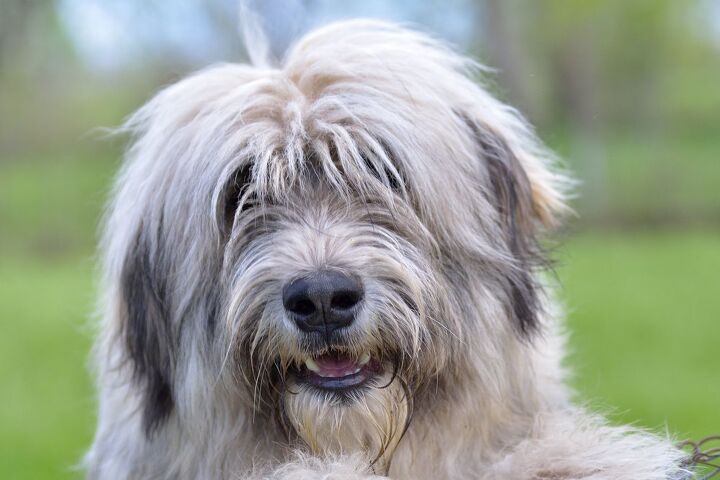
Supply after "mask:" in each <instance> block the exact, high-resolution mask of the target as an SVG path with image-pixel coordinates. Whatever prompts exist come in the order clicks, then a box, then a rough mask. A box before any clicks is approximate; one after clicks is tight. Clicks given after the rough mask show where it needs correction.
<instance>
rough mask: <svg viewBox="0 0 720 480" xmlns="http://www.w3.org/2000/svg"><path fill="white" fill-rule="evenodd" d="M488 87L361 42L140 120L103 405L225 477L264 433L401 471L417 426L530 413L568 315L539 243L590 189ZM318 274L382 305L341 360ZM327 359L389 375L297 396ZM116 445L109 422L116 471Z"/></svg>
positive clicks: (122, 208)
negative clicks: (314, 294) (537, 344)
mask: <svg viewBox="0 0 720 480" xmlns="http://www.w3.org/2000/svg"><path fill="white" fill-rule="evenodd" d="M481 70H482V69H481V68H480V67H479V66H478V65H476V64H475V63H474V62H472V61H470V60H468V59H466V58H464V57H462V56H459V55H458V54H456V53H455V52H454V51H452V49H450V48H448V47H447V46H446V45H444V44H443V43H442V42H440V41H438V40H435V39H432V38H430V37H428V36H426V35H423V34H420V33H416V32H413V31H410V30H407V29H404V28H400V27H397V26H394V25H391V24H387V23H382V22H373V21H351V22H342V23H338V24H333V25H330V26H327V27H325V28H321V29H319V30H317V31H315V32H312V33H311V34H309V35H307V36H306V37H304V38H303V39H302V40H301V41H299V43H297V44H296V45H294V47H293V48H292V49H291V50H290V51H289V52H288V53H287V55H286V57H285V60H284V62H283V63H282V65H281V66H280V67H279V68H277V69H268V68H264V69H263V68H255V67H251V66H246V65H219V66H215V67H211V68H209V69H206V70H203V71H201V72H198V73H196V74H195V75H192V76H190V77H189V78H187V79H185V80H182V81H180V82H179V83H177V84H175V85H172V86H170V87H168V88H166V89H165V90H163V91H162V92H160V93H159V94H158V95H157V96H156V97H155V98H153V99H152V100H151V101H150V102H149V103H148V104H147V105H145V106H144V107H143V108H141V109H140V110H139V111H138V112H137V113H136V114H135V115H133V116H132V117H131V118H130V120H129V121H128V122H127V124H126V127H125V129H126V131H128V132H131V133H132V134H133V135H134V138H135V140H134V143H133V145H132V146H131V148H130V149H129V151H128V153H127V162H126V164H125V166H124V167H123V170H122V172H121V174H120V177H119V179H118V183H117V186H116V190H115V192H114V200H113V203H112V205H111V208H110V211H109V214H108V219H107V222H106V225H105V234H104V237H103V243H102V250H103V258H104V263H103V269H104V273H105V291H106V296H105V302H104V315H103V319H104V325H103V336H102V339H101V343H100V346H99V348H98V355H99V364H100V365H101V372H100V375H101V384H102V386H103V390H102V392H101V404H104V405H111V404H112V405H115V406H117V405H121V404H123V400H120V399H125V400H126V401H127V403H128V406H127V407H119V408H121V409H123V408H124V410H123V411H124V415H125V418H127V419H133V421H135V419H136V418H142V422H141V425H138V424H137V423H133V425H134V426H133V428H134V429H135V430H133V431H143V432H144V435H145V438H146V441H147V442H148V444H150V445H154V446H155V447H156V448H158V449H160V450H162V449H163V448H166V447H167V448H170V444H171V443H173V442H174V443H178V442H179V443H180V444H183V445H184V443H183V442H187V444H192V445H193V447H192V448H194V449H196V450H195V451H199V450H203V449H205V450H203V451H208V452H210V451H212V452H215V454H214V455H215V456H213V459H212V461H214V462H215V463H216V464H219V465H223V464H224V463H223V462H232V460H231V458H235V457H234V456H238V455H251V452H250V451H249V450H247V449H248V448H249V447H248V446H247V445H245V444H243V445H244V448H245V450H243V449H242V448H241V449H239V450H240V451H239V450H238V448H235V449H234V450H233V449H232V448H230V445H235V444H236V443H237V442H238V438H239V437H242V436H243V435H247V438H246V442H247V443H252V442H255V443H257V442H259V441H260V440H257V439H263V441H266V443H263V445H265V444H267V445H271V444H272V445H274V444H277V443H279V442H286V443H288V442H290V445H292V446H300V445H302V444H304V445H305V447H307V448H308V449H309V450H311V451H313V452H324V453H326V454H328V455H330V454H340V453H343V454H344V453H347V450H362V451H363V453H364V454H365V458H366V459H367V460H368V461H369V462H372V461H377V462H379V464H380V465H385V466H386V465H388V464H389V462H390V460H391V458H390V457H391V456H392V452H393V450H394V449H395V447H396V446H397V444H398V442H399V441H400V439H401V438H402V434H403V432H404V431H405V428H406V426H407V424H408V422H409V419H410V417H411V414H412V413H413V412H416V413H417V412H420V411H429V409H430V408H435V407H438V405H439V403H440V402H442V401H450V400H449V399H452V398H453V397H454V396H455V395H456V394H457V395H461V396H463V395H465V396H467V395H468V392H472V395H473V396H477V397H478V398H481V399H482V402H485V404H487V405H495V406H497V409H498V411H500V410H502V409H510V407H508V406H507V401H508V398H511V397H512V398H515V397H516V396H517V391H516V390H513V389H515V388H517V385H520V384H523V382H525V379H526V377H524V376H527V378H530V376H529V375H530V374H529V373H527V372H529V371H530V370H531V368H530V367H528V366H527V365H528V362H529V361H530V360H529V359H528V358H525V357H523V356H524V355H526V354H525V353H518V352H525V350H523V349H524V348H526V347H525V346H526V344H527V343H528V342H529V340H530V339H531V338H532V336H533V334H534V333H535V332H536V331H537V330H539V329H540V327H541V323H542V322H541V318H542V317H543V315H544V314H543V307H542V306H543V304H546V303H547V301H548V299H547V298H546V295H545V293H544V290H543V287H542V285H541V284H540V283H539V281H538V278H539V277H538V274H539V269H541V268H542V265H543V264H544V259H543V256H542V252H541V249H540V247H539V245H538V238H539V236H541V235H542V233H543V231H544V230H545V229H547V228H548V227H551V226H552V225H554V224H555V223H557V221H558V219H559V218H560V217H561V216H562V214H563V213H564V212H565V211H566V207H565V197H566V193H567V187H568V185H569V182H568V181H567V179H566V177H565V176H563V175H562V173H560V172H559V170H558V168H557V165H556V161H555V158H554V157H553V156H552V155H551V154H550V153H549V152H548V151H547V150H545V149H544V148H543V147H542V145H541V144H540V143H539V142H538V141H537V139H536V138H535V136H534V134H533V132H532V130H531V129H530V127H529V126H528V125H527V124H526V123H525V121H524V120H523V119H522V118H521V117H520V115H519V114H518V113H517V112H516V111H515V110H513V109H512V108H510V107H508V106H506V105H503V104H502V103H500V102H498V101H497V100H495V99H494V98H493V97H492V96H490V95H489V94H488V93H487V92H486V91H485V90H484V89H483V88H482V87H481V86H479V85H478V84H477V83H476V79H477V78H476V77H477V75H478V74H479V72H480V71H481ZM319 269H334V270H338V271H341V272H347V273H348V274H352V275H355V276H358V277H359V278H361V279H362V282H363V285H364V289H365V299H364V303H363V306H362V309H361V310H360V312H359V314H358V316H357V318H356V319H355V321H354V323H353V324H352V325H351V326H350V327H348V328H345V329H343V330H344V331H342V332H337V333H336V334H335V335H334V336H332V337H328V338H320V337H312V336H306V335H302V334H301V332H300V331H299V330H298V328H297V326H296V325H295V324H294V323H293V322H292V321H291V320H290V319H289V318H288V315H287V314H286V312H285V311H284V310H283V304H282V299H281V297H282V290H283V286H284V285H286V284H287V283H288V282H289V281H291V280H293V279H295V278H298V277H300V276H302V275H306V274H310V273H312V272H314V271H317V270H319ZM328 351H342V352H344V353H345V354H347V355H349V356H351V357H353V358H359V357H360V356H361V355H363V354H365V353H369V354H371V355H372V356H373V358H375V359H377V361H378V362H379V364H381V365H382V366H383V376H381V377H379V378H377V379H375V380H374V381H373V382H371V383H370V384H369V385H366V386H364V387H363V388H364V389H363V391H362V392H357V394H356V395H354V396H352V397H350V398H346V399H344V400H343V401H341V399H338V398H337V397H335V396H333V397H331V396H323V394H321V393H319V392H317V391H313V390H311V389H308V388H306V387H304V386H299V385H297V381H296V380H297V378H296V376H294V374H293V372H294V371H295V369H297V368H298V367H299V366H301V365H302V363H303V361H304V360H305V359H306V358H307V357H308V356H309V355H318V354H322V353H324V352H328ZM521 377H522V378H521ZM384 381H386V382H387V385H383V382H384ZM528 381H530V380H528ZM513 401H515V400H513ZM535 401H536V400H535V397H534V396H533V395H528V396H527V398H520V399H518V400H517V402H525V403H527V405H526V406H522V407H520V406H515V405H514V404H513V408H516V409H521V408H530V406H529V405H530V404H531V403H532V402H535ZM493 408H495V407H493ZM136 412H140V413H139V414H138V413H136ZM508 415H509V414H508ZM274 425H279V426H277V427H275V426H274ZM188 432H192V435H191V434H190V433H188ZM117 434H118V433H117V420H116V418H113V417H112V415H110V414H108V415H107V416H106V415H101V418H100V425H99V429H98V440H96V445H99V446H98V447H96V449H95V450H94V452H93V454H94V455H95V456H96V457H97V456H101V454H100V452H101V451H102V448H101V446H102V445H106V444H107V438H108V437H110V436H112V435H117ZM128 435H129V434H128ZM168 439H172V442H171V441H170V440H168ZM196 439H202V442H201V444H200V445H196V444H195V443H193V442H196V441H198V440H196ZM250 439H255V440H250ZM103 441H105V443H103ZM261 443H262V442H261ZM134 448H140V447H134ZM188 448H190V447H188ZM268 448H270V447H268ZM162 451H163V452H164V450H162ZM238 451H239V453H238ZM133 452H135V450H134V449H133ZM217 452H222V453H221V454H218V453H217ZM135 454H136V455H138V456H142V454H141V453H137V452H135V453H134V455H135ZM218 455H220V457H221V458H218V457H217V456H218ZM278 455H280V454H278ZM91 456H92V455H91ZM176 461H177V462H181V460H176ZM186 461H189V460H186ZM207 461H208V462H210V460H207ZM202 465H204V464H203V463H202V462H199V463H198V465H197V466H193V467H192V468H202ZM175 467H176V468H177V469H182V468H190V467H188V466H187V465H184V464H182V465H181V464H180V463H178V464H177V465H175ZM138 468H140V467H138ZM143 468H144V467H143ZM169 471H172V469H171V470H169ZM167 475H170V473H168V474H167Z"/></svg>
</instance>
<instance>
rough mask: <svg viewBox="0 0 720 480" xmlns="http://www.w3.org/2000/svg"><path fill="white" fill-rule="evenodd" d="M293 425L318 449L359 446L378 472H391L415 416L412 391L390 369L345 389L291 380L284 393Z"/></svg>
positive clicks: (333, 452)
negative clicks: (331, 390)
mask: <svg viewBox="0 0 720 480" xmlns="http://www.w3.org/2000/svg"><path fill="white" fill-rule="evenodd" d="M283 404H284V417H285V421H286V422H287V423H288V427H290V428H292V429H293V431H294V432H295V433H296V434H297V436H298V437H299V438H300V439H301V440H302V441H303V442H304V443H305V444H306V445H307V448H308V449H309V450H310V451H311V452H312V453H314V454H317V455H338V454H351V453H357V452H360V453H362V454H363V455H365V456H366V457H367V460H368V465H370V466H371V467H372V469H373V470H374V471H375V472H377V473H387V470H388V469H389V468H390V461H391V460H392V455H393V452H394V451H395V448H396V447H397V445H398V443H399V442H400V440H401V439H402V436H403V434H404V432H405V429H406V428H407V425H408V422H409V421H410V415H411V414H412V397H411V395H410V394H409V392H408V390H407V388H406V386H405V384H404V383H403V381H402V379H401V378H399V377H397V376H395V375H394V374H393V373H392V372H385V373H383V374H381V375H378V376H377V377H375V378H374V379H373V381H372V382H371V384H370V385H367V386H365V387H363V388H362V389H360V390H358V391H353V392H350V393H348V394H345V395H340V394H336V393H329V392H323V391H320V390H316V389H314V388H312V387H308V386H307V385H303V384H300V383H298V382H297V381H295V380H291V381H290V382H289V383H288V385H287V389H286V391H285V393H284V398H283Z"/></svg>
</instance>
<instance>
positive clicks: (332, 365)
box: [315, 354, 359, 377]
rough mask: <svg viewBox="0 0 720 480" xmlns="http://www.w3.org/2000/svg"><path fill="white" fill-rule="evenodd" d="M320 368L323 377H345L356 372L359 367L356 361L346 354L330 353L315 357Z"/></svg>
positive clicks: (319, 373)
mask: <svg viewBox="0 0 720 480" xmlns="http://www.w3.org/2000/svg"><path fill="white" fill-rule="evenodd" d="M315 363H317V366H318V367H319V368H320V371H319V372H317V373H318V375H320V376H321V377H345V376H347V375H352V374H353V373H356V372H357V371H358V369H359V367H358V364H357V363H355V361H354V360H353V359H352V358H350V357H348V356H345V355H338V354H328V355H322V356H320V357H317V358H316V359H315Z"/></svg>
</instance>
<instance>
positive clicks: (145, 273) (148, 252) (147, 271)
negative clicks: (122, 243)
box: [120, 227, 176, 435]
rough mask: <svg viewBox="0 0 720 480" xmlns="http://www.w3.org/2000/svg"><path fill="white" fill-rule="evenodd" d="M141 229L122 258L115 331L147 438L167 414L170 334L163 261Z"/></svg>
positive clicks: (172, 346) (171, 349) (171, 358)
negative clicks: (136, 393) (135, 390)
mask: <svg viewBox="0 0 720 480" xmlns="http://www.w3.org/2000/svg"><path fill="white" fill-rule="evenodd" d="M149 235H151V234H150V233H149V232H148V231H145V230H144V229H143V228H142V227H141V228H140V231H139V233H138V234H137V236H136V238H135V241H134V244H133V245H132V247H131V250H130V251H128V253H127V256H126V258H125V261H124V264H123V269H122V275H121V284H120V300H121V305H120V308H121V310H122V311H121V322H122V323H121V328H122V334H123V339H124V342H125V349H126V352H127V355H128V359H127V360H128V361H129V362H130V363H131V367H132V372H133V381H135V382H137V383H138V385H139V386H140V388H141V390H142V392H143V398H142V409H143V426H144V428H145V431H146V433H147V434H148V435H150V434H151V433H152V432H153V431H154V430H155V429H156V428H157V427H158V426H160V425H161V424H162V422H163V421H164V420H165V419H166V418H167V417H168V415H169V414H170V412H171V411H172V409H173V405H174V402H173V393H172V376H173V365H174V357H175V350H176V347H175V341H174V334H173V331H172V328H171V323H170V320H169V305H168V291H167V284H166V279H165V278H164V277H163V275H162V273H161V272H165V271H166V270H165V269H164V268H163V264H164V262H166V259H164V258H163V254H162V247H161V245H160V243H159V242H158V241H157V238H156V239H155V241H152V240H153V239H152V238H149Z"/></svg>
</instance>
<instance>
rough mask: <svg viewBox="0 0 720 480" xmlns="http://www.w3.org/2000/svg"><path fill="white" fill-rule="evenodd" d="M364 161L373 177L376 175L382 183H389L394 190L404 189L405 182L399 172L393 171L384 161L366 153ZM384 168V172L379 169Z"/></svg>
mask: <svg viewBox="0 0 720 480" xmlns="http://www.w3.org/2000/svg"><path fill="white" fill-rule="evenodd" d="M363 162H364V163H365V167H366V168H367V169H368V171H369V172H370V173H371V174H372V176H373V177H375V178H376V179H377V180H379V181H380V182H382V183H387V185H388V186H389V187H390V188H391V189H392V190H393V191H394V192H400V191H402V190H403V184H404V182H403V181H402V179H401V178H398V174H397V173H393V172H392V171H391V170H390V169H389V168H388V167H387V166H386V165H384V164H383V163H382V161H381V160H377V159H372V158H370V157H368V156H366V155H363ZM379 166H380V168H382V173H380V170H378V167H379Z"/></svg>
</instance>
